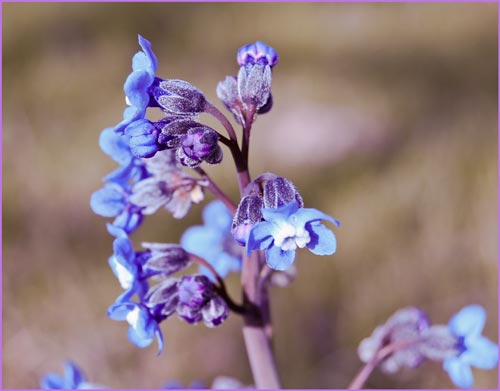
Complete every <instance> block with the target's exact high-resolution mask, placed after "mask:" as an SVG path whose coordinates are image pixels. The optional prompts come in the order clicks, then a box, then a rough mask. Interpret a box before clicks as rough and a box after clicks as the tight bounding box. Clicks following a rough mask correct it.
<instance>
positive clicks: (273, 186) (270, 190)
mask: <svg viewBox="0 0 500 391" xmlns="http://www.w3.org/2000/svg"><path fill="white" fill-rule="evenodd" d="M292 201H297V203H298V205H299V208H302V207H303V206H304V201H303V199H302V196H301V195H300V194H299V192H298V191H297V188H296V187H295V185H294V184H293V183H292V182H291V181H289V180H288V179H286V178H283V177H275V178H273V179H270V180H268V181H267V182H266V183H265V185H264V207H265V208H268V209H269V208H272V209H276V208H279V207H282V206H284V205H287V204H289V203H290V202H292Z"/></svg>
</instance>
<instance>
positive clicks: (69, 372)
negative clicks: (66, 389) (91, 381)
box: [64, 360, 85, 389]
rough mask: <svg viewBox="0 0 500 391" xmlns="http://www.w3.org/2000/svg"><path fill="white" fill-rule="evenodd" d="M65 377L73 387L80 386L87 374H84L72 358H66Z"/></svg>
mask: <svg viewBox="0 0 500 391" xmlns="http://www.w3.org/2000/svg"><path fill="white" fill-rule="evenodd" d="M64 377H65V378H66V382H67V383H68V385H69V384H71V387H70V388H71V389H76V388H78V387H79V385H80V383H82V382H84V381H85V376H84V375H83V373H82V371H81V369H80V368H78V367H77V366H76V365H75V363H73V362H72V361H71V360H66V361H65V362H64Z"/></svg>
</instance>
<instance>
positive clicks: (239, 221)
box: [231, 194, 264, 246]
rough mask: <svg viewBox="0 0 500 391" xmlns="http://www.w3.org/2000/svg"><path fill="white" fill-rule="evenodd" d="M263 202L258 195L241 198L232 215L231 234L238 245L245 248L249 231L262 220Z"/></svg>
mask: <svg viewBox="0 0 500 391" xmlns="http://www.w3.org/2000/svg"><path fill="white" fill-rule="evenodd" d="M263 206H264V201H263V200H262V197H261V196H260V195H254V194H251V195H247V196H245V197H243V198H242V199H241V201H240V204H239V205H238V209H237V210H236V213H235V214H234V218H233V224H232V226H231V233H232V234H233V237H234V239H235V240H236V242H238V244H239V245H241V246H245V245H246V242H247V238H248V234H249V233H250V231H251V229H252V228H253V227H254V226H255V224H257V223H258V222H260V221H261V220H262V208H263Z"/></svg>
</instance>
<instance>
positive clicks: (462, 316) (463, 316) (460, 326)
mask: <svg viewBox="0 0 500 391" xmlns="http://www.w3.org/2000/svg"><path fill="white" fill-rule="evenodd" d="M485 322H486V311H485V310H484V308H483V307H481V306H480V305H475V304H473V305H469V306H467V307H464V308H462V309H461V310H460V311H459V312H458V313H457V314H455V315H453V317H452V318H451V319H450V322H449V323H448V326H449V327H450V330H451V331H452V332H453V333H454V334H455V335H457V336H469V335H472V336H473V335H481V332H482V331H483V327H484V323H485Z"/></svg>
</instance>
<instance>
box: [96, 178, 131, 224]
mask: <svg viewBox="0 0 500 391" xmlns="http://www.w3.org/2000/svg"><path fill="white" fill-rule="evenodd" d="M90 207H91V208H92V210H93V211H94V213H96V214H98V215H100V216H104V217H114V216H117V215H119V214H120V213H121V212H122V211H123V209H124V208H125V198H124V196H123V193H122V192H121V191H120V190H119V187H117V186H115V185H109V184H108V185H105V186H104V187H103V188H102V189H99V190H97V191H96V192H94V193H93V194H92V197H91V198H90Z"/></svg>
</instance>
